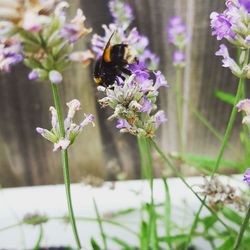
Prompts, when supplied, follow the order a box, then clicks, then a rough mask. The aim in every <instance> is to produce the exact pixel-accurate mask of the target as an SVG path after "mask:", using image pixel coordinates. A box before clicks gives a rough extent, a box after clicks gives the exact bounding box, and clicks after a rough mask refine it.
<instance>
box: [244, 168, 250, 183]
mask: <svg viewBox="0 0 250 250" xmlns="http://www.w3.org/2000/svg"><path fill="white" fill-rule="evenodd" d="M243 181H245V182H246V183H247V184H248V185H249V186H250V168H248V169H247V170H246V172H245V173H244V177H243Z"/></svg>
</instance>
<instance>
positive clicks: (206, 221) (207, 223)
mask: <svg viewBox="0 0 250 250" xmlns="http://www.w3.org/2000/svg"><path fill="white" fill-rule="evenodd" d="M200 221H201V223H203V225H204V228H205V229H206V230H208V229H210V228H211V227H212V226H213V225H214V224H215V223H216V222H217V218H216V217H215V216H213V215H211V216H206V217H205V218H203V219H202V220H200Z"/></svg>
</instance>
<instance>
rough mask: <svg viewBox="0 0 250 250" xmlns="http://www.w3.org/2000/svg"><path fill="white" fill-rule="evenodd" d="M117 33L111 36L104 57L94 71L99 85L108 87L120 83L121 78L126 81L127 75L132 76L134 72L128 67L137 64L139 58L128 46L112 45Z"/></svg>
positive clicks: (97, 63) (95, 79) (99, 60)
mask: <svg viewBox="0 0 250 250" xmlns="http://www.w3.org/2000/svg"><path fill="white" fill-rule="evenodd" d="M114 34H115V32H113V33H112V35H111V36H110V38H109V40H108V42H107V44H106V46H105V48H104V50H103V54H102V56H101V57H100V58H99V59H98V60H97V62H96V64H95V69H94V81H95V83H96V84H98V85H102V86H104V87H108V86H111V85H113V84H114V83H115V82H116V83H118V82H119V78H121V79H122V80H125V77H124V75H123V74H125V75H128V76H129V75H131V74H132V72H131V71H130V70H129V68H128V66H129V65H130V64H133V63H135V62H137V58H136V57H135V55H134V53H133V52H132V50H131V47H130V46H128V44H122V43H121V44H114V45H112V44H111V40H112V37H113V35H114Z"/></svg>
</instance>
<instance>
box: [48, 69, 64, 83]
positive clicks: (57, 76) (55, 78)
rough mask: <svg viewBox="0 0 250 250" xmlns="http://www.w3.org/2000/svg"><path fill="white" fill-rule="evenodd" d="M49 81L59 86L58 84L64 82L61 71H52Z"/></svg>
mask: <svg viewBox="0 0 250 250" xmlns="http://www.w3.org/2000/svg"><path fill="white" fill-rule="evenodd" d="M49 80H50V81H51V82H52V83H54V84H58V83H60V82H62V80H63V77H62V74H61V73H60V72H59V71H56V70H51V71H50V72H49Z"/></svg>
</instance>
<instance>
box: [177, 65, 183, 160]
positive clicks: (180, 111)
mask: <svg viewBox="0 0 250 250" xmlns="http://www.w3.org/2000/svg"><path fill="white" fill-rule="evenodd" d="M181 76H182V69H181V68H180V67H177V68H176V107H177V119H178V130H179V134H178V138H179V151H180V155H181V157H182V156H183V154H184V134H183V120H182V118H183V102H182V101H183V96H182V91H181V84H182V80H181V78H182V77H181Z"/></svg>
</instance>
